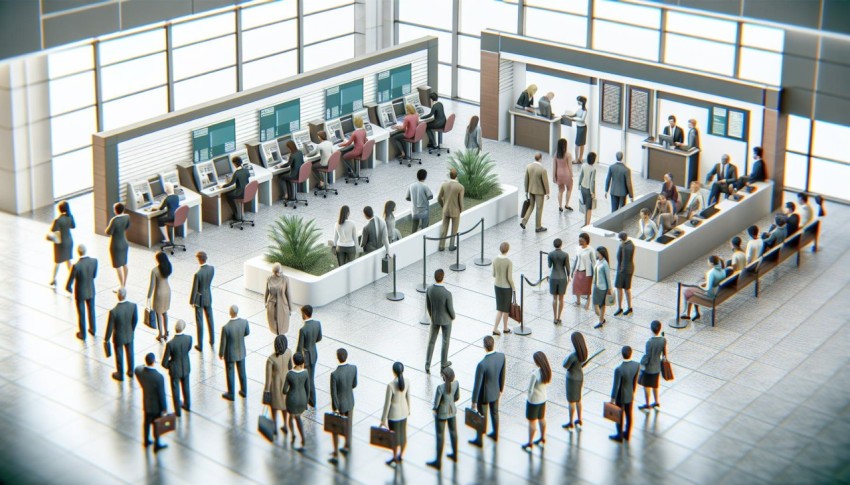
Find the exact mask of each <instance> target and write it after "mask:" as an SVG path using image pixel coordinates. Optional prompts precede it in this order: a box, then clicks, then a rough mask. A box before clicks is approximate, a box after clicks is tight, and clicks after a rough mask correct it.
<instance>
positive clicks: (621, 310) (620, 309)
mask: <svg viewBox="0 0 850 485" xmlns="http://www.w3.org/2000/svg"><path fill="white" fill-rule="evenodd" d="M622 314H623V309H622V308H618V309H617V311H616V312H614V316H615V317H616V316H617V315H622Z"/></svg>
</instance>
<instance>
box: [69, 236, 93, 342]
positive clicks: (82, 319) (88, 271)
mask: <svg viewBox="0 0 850 485" xmlns="http://www.w3.org/2000/svg"><path fill="white" fill-rule="evenodd" d="M77 254H79V255H80V259H78V260H77V263H76V264H75V265H74V266H72V267H71V274H70V276H69V277H68V284H66V285H65V290H67V291H68V293H71V291H73V292H74V300H75V301H76V303H77V322H78V324H79V326H80V331H79V332H77V338H78V339H80V340H85V339H86V315H88V318H89V333H90V334H91V336H92V337H94V334H95V332H96V328H97V322H96V320H95V314H94V308H95V307H94V295H95V294H96V293H97V291H95V289H94V279H95V278H96V277H97V260H96V259H95V258H90V257H88V256H86V247H85V245H83V244H80V245H79V246H77ZM86 310H88V312H86Z"/></svg>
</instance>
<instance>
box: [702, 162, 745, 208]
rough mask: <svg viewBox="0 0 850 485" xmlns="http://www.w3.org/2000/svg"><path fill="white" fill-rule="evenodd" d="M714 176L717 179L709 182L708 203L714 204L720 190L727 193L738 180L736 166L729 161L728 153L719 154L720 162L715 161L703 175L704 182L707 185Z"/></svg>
mask: <svg viewBox="0 0 850 485" xmlns="http://www.w3.org/2000/svg"><path fill="white" fill-rule="evenodd" d="M714 177H717V180H716V181H715V182H714V183H713V184H711V191H710V192H709V194H708V205H714V204H716V203H717V202H718V198H719V196H720V193H721V192H723V193H724V194H727V195H728V194H730V193H731V191H732V189H734V188H735V183H736V182H737V180H738V167H736V166H734V165H732V162H730V161H729V155H727V154H725V153H724V154H723V155H721V157H720V163H716V164H715V165H714V168H712V169H711V170H710V171H709V172H708V175H706V176H705V184H706V185H708V183H709V182H711V180H712V179H713V178H714Z"/></svg>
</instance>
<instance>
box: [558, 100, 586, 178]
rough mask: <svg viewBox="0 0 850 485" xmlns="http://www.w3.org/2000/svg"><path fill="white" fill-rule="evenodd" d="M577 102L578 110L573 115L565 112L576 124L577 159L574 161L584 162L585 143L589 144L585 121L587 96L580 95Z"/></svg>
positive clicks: (565, 115)
mask: <svg viewBox="0 0 850 485" xmlns="http://www.w3.org/2000/svg"><path fill="white" fill-rule="evenodd" d="M576 102H578V109H576V112H575V113H573V114H571V115H569V114H566V113H564V117H566V118H569V119H571V120H573V123H575V125H576V140H575V146H576V159H575V162H574V163H581V162H583V160H582V157H584V145H585V144H587V123H586V122H585V120H586V119H587V98H585V97H584V96H579V97H577V98H576Z"/></svg>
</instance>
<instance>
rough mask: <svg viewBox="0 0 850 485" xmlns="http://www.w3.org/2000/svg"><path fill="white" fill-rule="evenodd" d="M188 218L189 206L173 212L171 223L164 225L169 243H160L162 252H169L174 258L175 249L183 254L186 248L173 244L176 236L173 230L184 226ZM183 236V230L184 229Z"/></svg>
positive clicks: (182, 206)
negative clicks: (180, 250)
mask: <svg viewBox="0 0 850 485" xmlns="http://www.w3.org/2000/svg"><path fill="white" fill-rule="evenodd" d="M188 218H189V206H188V205H181V206H180V207H178V208H177V210H176V211H174V220H173V221H171V222H166V223H165V228H166V231H168V238H169V239H170V240H171V242H164V243H162V247H161V248H160V249H161V250H162V251H170V252H171V255H172V256H174V250H175V249H182V250H183V251H184V252H185V251H186V246H185V245H183V244H175V243H174V236H175V235H176V234H177V231H176V230H175V229H174V228H175V227H182V226H183V225H184V224H186V219H188ZM184 234H185V229H184Z"/></svg>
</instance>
